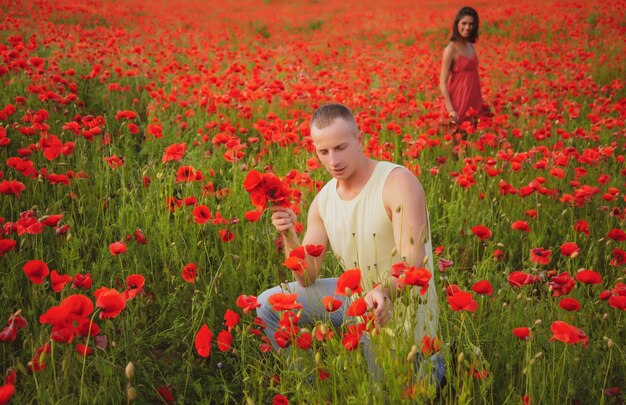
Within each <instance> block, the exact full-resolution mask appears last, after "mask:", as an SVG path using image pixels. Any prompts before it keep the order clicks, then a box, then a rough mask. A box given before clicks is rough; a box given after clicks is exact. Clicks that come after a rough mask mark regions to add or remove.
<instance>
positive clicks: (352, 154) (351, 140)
mask: <svg viewBox="0 0 626 405" xmlns="http://www.w3.org/2000/svg"><path fill="white" fill-rule="evenodd" d="M311 138H312V139H313V145H314V146H315V150H316V151H317V156H318V157H319V159H320V161H321V162H322V164H323V165H324V167H325V168H326V170H328V172H329V173H330V174H331V175H332V176H333V177H334V178H336V179H337V180H345V179H347V178H349V177H350V176H351V175H352V173H354V170H355V169H356V167H357V164H358V161H359V157H360V156H361V155H362V152H361V145H360V142H359V138H358V135H357V134H356V133H355V128H354V127H353V126H351V125H349V124H348V123H347V122H346V121H345V120H344V119H343V118H336V119H335V120H334V121H333V123H332V124H331V125H329V126H327V127H326V128H324V129H319V128H317V127H316V126H315V125H313V126H312V127H311Z"/></svg>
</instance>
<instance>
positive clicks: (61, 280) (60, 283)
mask: <svg viewBox="0 0 626 405" xmlns="http://www.w3.org/2000/svg"><path fill="white" fill-rule="evenodd" d="M70 281H72V277H70V276H68V275H63V276H62V275H60V274H59V273H57V271H56V270H52V271H51V272H50V283H52V290H53V291H54V292H61V290H63V287H65V284H67V283H69V282H70Z"/></svg>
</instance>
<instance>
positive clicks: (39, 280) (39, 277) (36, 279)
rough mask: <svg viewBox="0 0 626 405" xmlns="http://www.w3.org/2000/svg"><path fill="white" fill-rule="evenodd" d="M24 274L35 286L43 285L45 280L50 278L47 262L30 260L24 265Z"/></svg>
mask: <svg viewBox="0 0 626 405" xmlns="http://www.w3.org/2000/svg"><path fill="white" fill-rule="evenodd" d="M23 270H24V274H26V277H28V278H29V279H30V281H31V282H32V283H33V284H43V279H44V278H46V277H48V274H50V270H49V269H48V265H47V264H46V262H44V261H42V260H30V261H28V262H27V263H26V264H24V268H23Z"/></svg>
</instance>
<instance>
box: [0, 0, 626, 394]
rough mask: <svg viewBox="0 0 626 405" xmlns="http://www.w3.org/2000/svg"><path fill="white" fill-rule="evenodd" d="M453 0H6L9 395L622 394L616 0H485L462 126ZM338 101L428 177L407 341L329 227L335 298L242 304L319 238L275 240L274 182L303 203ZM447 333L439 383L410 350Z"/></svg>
mask: <svg viewBox="0 0 626 405" xmlns="http://www.w3.org/2000/svg"><path fill="white" fill-rule="evenodd" d="M463 5H464V4H461V3H459V2H457V1H450V0H441V1H435V0H412V1H409V0H389V1H373V0H364V1H355V0H347V1H343V2H324V1H318V0H303V1H282V0H265V1H261V0H258V1H252V0H241V1H232V2H228V1H221V2H217V1H213V0H207V1H199V0H190V1H180V2H179V1H173V0H155V1H150V2H146V1H137V0H124V1H121V0H103V1H96V0H87V1H76V0H41V1H26V0H7V1H2V2H0V6H1V7H0V287H1V292H0V373H2V375H3V380H0V404H7V403H10V404H26V403H42V404H67V403H72V404H77V403H78V404H83V403H84V404H108V403H112V404H114V403H131V402H135V403H146V404H148V403H149V404H155V403H165V404H183V403H211V404H213V403H216V404H217V403H219V404H222V403H224V404H230V403H243V404H268V403H274V404H287V403H293V404H300V403H306V404H366V403H368V404H369V403H372V404H379V403H380V404H383V403H389V404H395V403H435V404H438V403H445V404H474V403H488V404H570V403H573V404H623V403H624V402H625V400H626V315H625V311H626V280H625V275H626V163H625V160H626V130H625V120H626V89H625V88H624V84H625V83H624V82H625V79H626V59H625V57H624V55H626V42H625V38H626V2H624V1H623V0H607V1H597V0H589V1H583V0H580V1H572V2H564V1H553V0H544V1H538V0H520V1H518V2H508V1H502V0H495V1H481V2H477V3H476V4H473V6H474V7H475V8H476V9H477V10H478V12H479V13H480V17H481V20H480V36H479V40H478V41H477V43H476V49H477V52H478V55H479V58H480V80H481V87H482V96H483V98H484V100H485V102H486V104H488V107H489V109H490V111H491V113H492V114H491V116H489V117H484V118H481V119H479V120H478V122H476V123H475V125H473V124H470V123H468V124H465V125H463V127H462V130H461V131H450V130H447V129H445V128H442V127H441V126H440V125H439V124H438V123H439V122H440V119H441V111H442V108H441V107H442V105H443V102H442V97H441V94H440V91H439V72H440V68H441V57H442V53H443V49H444V47H445V46H446V45H447V44H448V42H449V38H450V32H451V25H452V21H453V18H454V15H455V13H456V11H457V10H458V9H459V7H460V6H463ZM328 102H339V103H343V104H345V105H347V106H349V107H350V108H351V109H352V110H353V111H354V113H355V115H356V119H357V123H358V125H359V128H360V130H361V131H362V132H363V135H364V138H363V150H364V151H365V153H366V154H367V155H368V156H369V157H371V158H373V159H376V160H387V161H392V162H395V163H398V164H401V165H403V166H405V167H407V168H408V169H409V170H411V171H412V172H413V173H414V174H415V175H416V176H417V177H418V179H419V181H420V182H421V184H422V185H423V188H424V190H425V194H426V200H427V205H428V210H429V214H430V226H431V232H432V242H433V247H434V253H433V261H434V266H433V267H434V268H432V269H422V268H415V267H407V266H404V267H403V264H402V263H399V264H396V265H395V266H394V272H395V271H397V274H396V276H398V277H399V278H400V280H401V281H402V283H401V284H403V285H408V287H406V288H407V291H408V290H410V289H417V290H418V291H420V290H424V289H425V288H427V287H428V280H429V279H430V278H431V277H432V278H434V281H435V285H436V288H437V295H438V307H439V314H440V315H439V333H438V334H437V335H436V336H427V337H425V338H424V339H423V340H422V342H421V344H415V343H413V342H411V341H410V339H408V338H407V337H406V336H405V335H403V333H404V332H403V330H400V328H398V327H395V326H394V325H391V324H390V325H386V326H383V327H378V326H377V325H376V324H375V323H374V322H372V321H371V310H370V309H368V308H367V307H366V306H365V304H364V303H363V301H362V300H361V299H359V297H360V296H361V295H362V292H360V285H359V280H360V279H359V270H358V269H353V270H351V271H347V272H345V273H342V269H341V267H340V266H339V263H338V262H337V260H336V259H335V258H334V257H333V255H332V254H328V255H326V257H325V259H324V264H323V268H322V270H321V272H322V274H323V276H326V277H328V276H337V277H338V276H340V275H341V279H340V282H341V283H340V285H341V289H342V291H344V290H346V289H347V291H348V294H352V293H354V294H355V295H354V296H353V298H355V300H354V303H353V304H352V305H351V306H350V309H349V310H348V314H349V315H350V318H352V319H351V320H350V321H349V322H346V323H345V324H344V325H342V326H341V327H333V326H332V325H331V324H330V323H329V322H323V321H320V322H318V323H316V324H314V325H304V324H302V325H301V324H300V323H299V318H300V314H299V308H300V304H299V303H298V297H297V296H296V295H293V294H289V292H288V291H285V293H284V294H278V295H276V296H273V297H272V301H271V304H272V306H273V308H274V310H275V311H276V312H277V316H279V317H280V330H279V331H278V332H277V343H278V344H279V346H280V348H279V349H278V350H276V349H275V348H274V347H272V345H271V344H270V342H269V341H268V339H267V337H266V336H265V334H264V332H263V327H264V325H263V324H262V321H261V320H260V319H259V318H257V316H256V308H257V307H258V302H257V296H258V295H259V294H260V293H261V292H262V291H264V290H265V289H267V288H270V287H273V286H276V285H280V284H281V283H285V282H289V281H292V280H293V275H292V272H294V271H301V270H302V265H303V264H302V263H303V260H304V257H305V256H304V255H305V254H308V255H311V256H314V255H316V254H318V252H319V249H320V248H321V247H320V246H312V245H309V246H302V247H301V248H299V249H295V250H294V251H293V252H292V254H291V257H288V258H285V255H284V253H283V252H282V243H281V238H280V235H279V233H278V232H277V231H276V229H275V228H274V227H273V226H272V224H271V221H270V216H271V212H269V209H268V207H270V206H271V205H276V204H279V205H281V206H285V207H291V208H292V209H293V210H294V212H295V213H296V214H297V215H298V220H299V223H298V226H297V230H298V232H303V231H304V230H305V229H306V212H307V210H308V208H309V205H310V203H311V201H312V199H313V197H314V196H315V194H316V193H317V191H319V190H320V189H321V187H322V186H323V185H324V184H325V183H326V182H327V181H328V180H330V178H331V177H330V175H329V174H328V172H327V171H326V170H325V169H324V167H323V166H322V165H321V163H320V161H319V159H318V157H317V156H316V153H315V149H314V147H313V144H312V140H311V137H310V131H309V122H310V118H311V114H312V112H313V111H314V110H315V108H317V107H318V106H320V105H322V104H324V103H328ZM424 280H425V281H424ZM420 286H421V287H420ZM421 292H423V291H421ZM418 295H419V293H418ZM324 305H325V306H326V307H328V311H329V313H331V312H332V311H334V310H337V308H338V305H340V303H338V302H336V301H333V300H332V299H325V301H324ZM364 334H367V335H368V336H369V338H370V339H371V340H372V342H373V343H374V344H376V345H377V347H379V348H382V350H380V349H379V351H378V361H379V364H380V367H381V368H382V370H383V373H384V377H383V378H381V379H379V380H377V381H372V379H371V376H370V375H368V369H367V364H366V361H365V358H364V354H363V351H362V350H361V337H362V336H363V335H364ZM436 352H441V354H442V355H443V357H444V359H445V364H446V369H445V384H444V385H443V386H441V387H440V388H439V389H437V387H436V386H434V385H433V384H431V381H430V380H429V379H428V378H420V373H417V372H416V370H414V368H413V365H414V362H413V359H414V358H415V357H416V356H424V357H427V356H430V355H432V354H433V353H436ZM422 375H423V374H422Z"/></svg>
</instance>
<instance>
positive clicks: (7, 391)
mask: <svg viewBox="0 0 626 405" xmlns="http://www.w3.org/2000/svg"><path fill="white" fill-rule="evenodd" d="M14 393H15V387H14V386H13V384H5V385H3V386H1V387H0V404H2V405H4V404H8V403H9V401H11V398H12V397H13V394H14Z"/></svg>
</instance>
